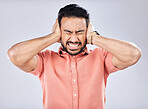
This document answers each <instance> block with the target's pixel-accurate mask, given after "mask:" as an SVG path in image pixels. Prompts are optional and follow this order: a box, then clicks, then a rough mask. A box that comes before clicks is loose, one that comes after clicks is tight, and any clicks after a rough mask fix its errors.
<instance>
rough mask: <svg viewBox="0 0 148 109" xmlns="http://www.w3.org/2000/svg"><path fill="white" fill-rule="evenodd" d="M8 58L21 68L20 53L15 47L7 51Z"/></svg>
mask: <svg viewBox="0 0 148 109" xmlns="http://www.w3.org/2000/svg"><path fill="white" fill-rule="evenodd" d="M7 56H8V58H9V59H10V60H11V62H12V63H13V64H14V65H16V66H21V63H20V62H21V61H20V59H19V56H18V53H17V51H16V50H14V48H13V47H11V48H10V49H8V51H7Z"/></svg>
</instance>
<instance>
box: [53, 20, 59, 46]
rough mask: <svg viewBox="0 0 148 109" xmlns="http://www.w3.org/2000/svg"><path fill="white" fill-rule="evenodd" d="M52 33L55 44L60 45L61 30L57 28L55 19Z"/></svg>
mask: <svg viewBox="0 0 148 109" xmlns="http://www.w3.org/2000/svg"><path fill="white" fill-rule="evenodd" d="M52 33H53V34H55V35H56V36H57V42H59V43H60V40H61V30H60V26H59V23H58V19H56V22H55V24H54V25H53V27H52Z"/></svg>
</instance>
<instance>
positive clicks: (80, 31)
mask: <svg viewBox="0 0 148 109" xmlns="http://www.w3.org/2000/svg"><path fill="white" fill-rule="evenodd" d="M79 32H84V30H78V31H76V33H79Z"/></svg>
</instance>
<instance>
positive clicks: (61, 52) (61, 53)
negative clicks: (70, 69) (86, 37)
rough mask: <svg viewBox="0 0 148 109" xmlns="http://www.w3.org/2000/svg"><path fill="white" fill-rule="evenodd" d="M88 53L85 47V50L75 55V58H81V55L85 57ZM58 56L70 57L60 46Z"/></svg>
mask: <svg viewBox="0 0 148 109" xmlns="http://www.w3.org/2000/svg"><path fill="white" fill-rule="evenodd" d="M88 53H89V51H88V49H87V47H86V46H85V49H84V50H83V51H82V52H81V53H79V54H78V55H76V57H77V56H82V55H85V54H88ZM58 54H59V55H60V56H63V55H70V54H69V53H67V52H66V51H65V50H64V49H63V47H62V46H60V48H59V51H58Z"/></svg>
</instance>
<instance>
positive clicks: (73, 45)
mask: <svg viewBox="0 0 148 109" xmlns="http://www.w3.org/2000/svg"><path fill="white" fill-rule="evenodd" d="M67 45H68V48H69V49H71V50H78V49H79V46H80V43H68V44H67Z"/></svg>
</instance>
